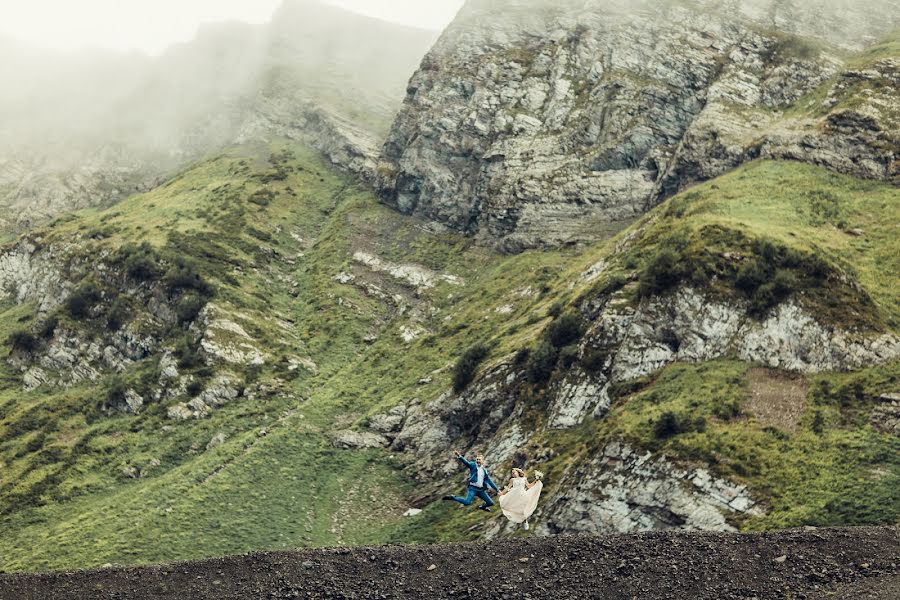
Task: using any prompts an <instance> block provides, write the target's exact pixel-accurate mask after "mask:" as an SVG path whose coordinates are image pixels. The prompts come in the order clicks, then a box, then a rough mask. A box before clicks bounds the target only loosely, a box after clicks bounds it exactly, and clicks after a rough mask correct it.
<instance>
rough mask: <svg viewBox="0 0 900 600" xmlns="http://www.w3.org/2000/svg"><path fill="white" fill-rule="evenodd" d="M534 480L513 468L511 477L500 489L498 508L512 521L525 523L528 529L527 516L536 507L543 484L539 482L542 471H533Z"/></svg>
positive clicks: (520, 470)
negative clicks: (530, 480)
mask: <svg viewBox="0 0 900 600" xmlns="http://www.w3.org/2000/svg"><path fill="white" fill-rule="evenodd" d="M534 475H535V480H534V481H532V482H529V481H528V477H527V476H526V475H525V471H523V470H522V469H518V468H513V470H512V479H510V481H509V483H508V484H507V485H506V487H505V488H503V489H502V490H500V494H499V496H500V499H499V502H500V509H501V510H503V514H504V515H505V516H506V518H507V519H509V520H510V521H512V522H513V523H525V529H528V517H530V516H531V513H533V512H534V509H536V508H537V503H538V498H539V497H540V495H541V489H542V488H543V487H544V484H543V483H541V477H543V475H544V474H543V473H541V472H540V471H535V472H534Z"/></svg>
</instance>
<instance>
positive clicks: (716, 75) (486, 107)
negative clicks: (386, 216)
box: [378, 0, 900, 250]
mask: <svg viewBox="0 0 900 600" xmlns="http://www.w3.org/2000/svg"><path fill="white" fill-rule="evenodd" d="M898 15H900V4H898V3H897V2H896V0H871V1H867V2H855V3H848V2H804V1H799V0H798V1H788V2H783V1H780V0H779V1H774V0H756V1H754V2H731V1H720V0H693V1H690V2H674V1H672V2H668V1H667V2H656V1H653V2H650V1H649V0H648V1H641V2H608V1H603V2H600V1H596V2H591V1H589V2H584V1H577V2H576V1H564V2H552V3H551V2H541V1H540V0H530V1H522V0H501V1H487V0H484V1H481V0H471V1H470V2H468V3H467V4H466V6H465V8H464V9H463V10H462V11H461V13H460V15H459V17H458V18H457V20H456V21H455V22H454V23H453V24H452V25H451V26H450V28H449V29H448V30H447V31H446V32H445V33H444V34H443V35H442V37H441V39H440V40H439V41H438V43H437V44H436V45H435V47H434V48H433V49H432V50H431V52H429V54H428V55H427V56H426V57H425V59H424V60H423V62H422V65H421V66H420V68H419V70H418V71H417V73H416V74H415V75H414V76H413V78H412V80H411V82H410V85H409V90H408V94H407V98H406V100H405V102H404V107H403V110H402V111H401V113H400V115H399V116H398V118H397V120H396V121H395V123H394V126H393V128H392V129H391V133H390V136H389V137H388V140H387V143H386V144H385V146H384V150H383V152H382V157H381V160H380V162H379V167H378V187H379V197H380V199H381V200H382V201H383V202H385V203H386V204H388V205H390V206H393V207H395V208H397V209H399V210H401V211H403V212H405V213H416V214H421V215H423V216H425V217H427V218H429V219H432V220H434V221H436V222H438V223H441V224H443V225H446V226H448V227H450V228H452V229H454V230H457V231H463V232H465V233H468V234H474V235H477V236H478V237H480V238H481V239H484V240H486V241H490V242H492V243H498V244H499V245H501V247H503V248H505V249H508V250H520V249H522V248H528V247H535V246H542V245H559V244H564V243H571V242H579V241H585V240H587V241H593V240H597V239H601V238H603V237H604V236H608V235H609V234H610V232H611V231H612V232H615V231H618V230H620V229H622V228H623V227H625V226H627V224H628V223H630V222H631V221H632V220H633V219H635V218H636V217H638V216H640V215H641V214H643V213H644V212H645V211H646V210H648V209H649V208H650V207H652V206H654V205H656V204H657V203H658V202H660V201H661V200H662V199H664V198H666V197H669V196H671V195H672V194H673V193H676V192H678V191H679V190H681V189H684V187H685V186H687V185H690V184H691V183H694V182H697V181H704V180H708V179H710V178H713V177H716V176H718V175H721V174H723V173H725V172H727V171H729V170H730V169H733V168H735V167H736V166H738V165H740V164H742V163H745V162H747V161H749V160H753V159H755V158H759V157H764V158H791V159H796V160H802V161H804V162H809V163H812V164H817V165H823V166H827V167H829V168H831V169H834V170H836V171H839V172H843V173H849V174H853V175H855V176H859V177H865V178H872V179H879V180H886V181H894V182H895V183H896V182H897V177H898V167H897V156H898V145H897V140H898V133H897V132H898V127H897V122H896V114H897V113H896V106H897V104H898V98H897V91H896V90H897V89H898V80H897V61H898V57H897V52H896V49H897V48H896V35H897V34H896V33H894V34H893V35H892V37H888V38H887V39H886V40H885V41H884V42H882V43H880V44H879V45H876V46H874V47H871V48H869V49H868V50H865V49H866V48H867V47H870V46H872V45H873V44H878V42H879V40H880V39H882V38H884V36H890V35H891V34H890V32H891V30H892V29H894V28H896V27H898V26H900V21H898V19H900V17H898Z"/></svg>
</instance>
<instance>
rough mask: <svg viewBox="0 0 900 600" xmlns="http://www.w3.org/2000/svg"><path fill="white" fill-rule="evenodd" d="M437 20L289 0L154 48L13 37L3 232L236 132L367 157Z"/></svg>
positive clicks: (368, 163) (3, 106) (172, 166)
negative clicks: (98, 48) (39, 43)
mask: <svg viewBox="0 0 900 600" xmlns="http://www.w3.org/2000/svg"><path fill="white" fill-rule="evenodd" d="M435 36H436V34H435V33H432V32H428V31H419V30H415V29H410V28H406V27H402V26H399V25H394V24H389V23H386V22H382V21H378V20H376V19H371V18H367V17H363V16H360V15H357V14H354V13H350V12H347V11H343V10H340V9H337V8H334V7H332V6H329V5H326V4H323V3H320V2H318V1H316V0H286V1H285V3H284V4H283V5H282V6H281V7H280V8H279V9H278V11H276V13H275V14H274V15H273V17H272V21H271V22H270V23H269V24H267V25H259V26H256V25H247V24H239V23H228V24H215V25H208V26H205V27H204V28H202V29H201V30H200V31H199V33H198V35H197V37H196V39H194V40H193V41H191V42H189V43H186V44H181V45H179V46H176V47H174V48H171V49H170V50H168V51H167V52H166V53H164V54H163V55H162V56H160V57H158V58H147V57H143V56H138V55H117V54H112V53H110V54H105V53H101V52H90V53H83V54H73V55H65V54H54V53H52V52H44V51H38V50H34V49H30V48H27V47H21V46H17V45H15V44H13V43H8V44H7V45H8V46H10V47H11V49H10V52H8V53H5V56H6V60H4V61H3V64H2V65H0V113H2V114H3V115H4V118H3V121H2V123H0V239H6V238H10V236H12V234H14V233H15V232H21V231H23V230H25V229H28V228H29V227H31V226H33V225H35V224H40V223H44V222H46V221H47V220H49V219H50V218H52V217H53V216H56V215H60V214H64V213H65V212H68V211H70V210H74V209H79V208H85V207H91V206H108V205H110V204H112V203H114V202H116V201H118V200H120V199H122V198H124V197H127V196H129V195H131V194H133V193H135V192H139V191H147V190H149V189H151V188H152V187H154V186H155V185H156V184H158V183H159V182H160V181H161V180H162V179H164V178H165V177H168V176H169V175H171V174H172V173H173V172H174V171H176V170H178V169H179V168H182V167H184V166H185V165H187V164H190V163H191V162H193V161H196V160H198V159H201V158H204V157H206V156H208V155H210V154H212V153H215V152H218V151H219V150H221V149H222V148H224V147H225V146H228V145H230V144H233V143H244V142H247V141H254V140H267V139H270V138H272V137H290V138H294V139H303V140H305V141H306V143H308V144H312V145H314V146H315V147H317V148H319V149H320V150H321V151H323V152H324V153H325V154H326V155H328V156H329V158H330V159H331V160H332V161H334V162H336V163H339V164H341V165H342V166H344V167H346V168H348V169H351V170H354V171H371V170H372V168H373V167H374V157H375V155H376V154H377V151H378V147H379V145H380V144H381V140H382V139H383V137H384V135H385V133H386V131H387V128H388V126H389V124H390V122H391V120H392V119H393V117H394V114H395V112H396V110H397V107H398V105H399V103H400V100H401V99H402V97H403V91H404V89H405V86H406V82H407V80H408V78H409V75H410V73H411V72H412V71H413V69H414V68H415V65H416V64H417V63H418V61H419V60H420V58H421V56H422V55H423V54H424V53H425V52H426V51H427V49H428V48H429V46H430V45H431V43H432V42H433V40H434V38H435Z"/></svg>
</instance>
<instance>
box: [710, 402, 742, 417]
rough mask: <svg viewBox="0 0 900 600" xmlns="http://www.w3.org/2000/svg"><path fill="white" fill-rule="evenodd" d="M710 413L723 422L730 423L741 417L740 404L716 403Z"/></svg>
mask: <svg viewBox="0 0 900 600" xmlns="http://www.w3.org/2000/svg"><path fill="white" fill-rule="evenodd" d="M712 412H713V414H714V415H715V416H716V417H718V418H719V419H722V420H723V421H731V420H732V419H736V418H738V417H739V416H741V404H740V402H738V401H736V400H729V401H726V402H721V403H717V404H716V405H715V406H713V411H712Z"/></svg>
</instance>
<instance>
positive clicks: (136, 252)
mask: <svg viewBox="0 0 900 600" xmlns="http://www.w3.org/2000/svg"><path fill="white" fill-rule="evenodd" d="M118 261H119V262H120V263H121V264H122V265H123V266H124V267H125V272H126V273H127V274H128V276H129V277H131V278H132V279H134V280H136V281H150V280H152V279H156V278H157V277H159V274H160V264H159V263H160V256H159V253H157V251H156V250H155V249H154V248H153V247H152V246H151V245H150V244H148V243H147V242H144V243H142V244H141V245H140V246H136V245H134V244H126V245H124V246H122V247H121V248H119V253H118Z"/></svg>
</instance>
